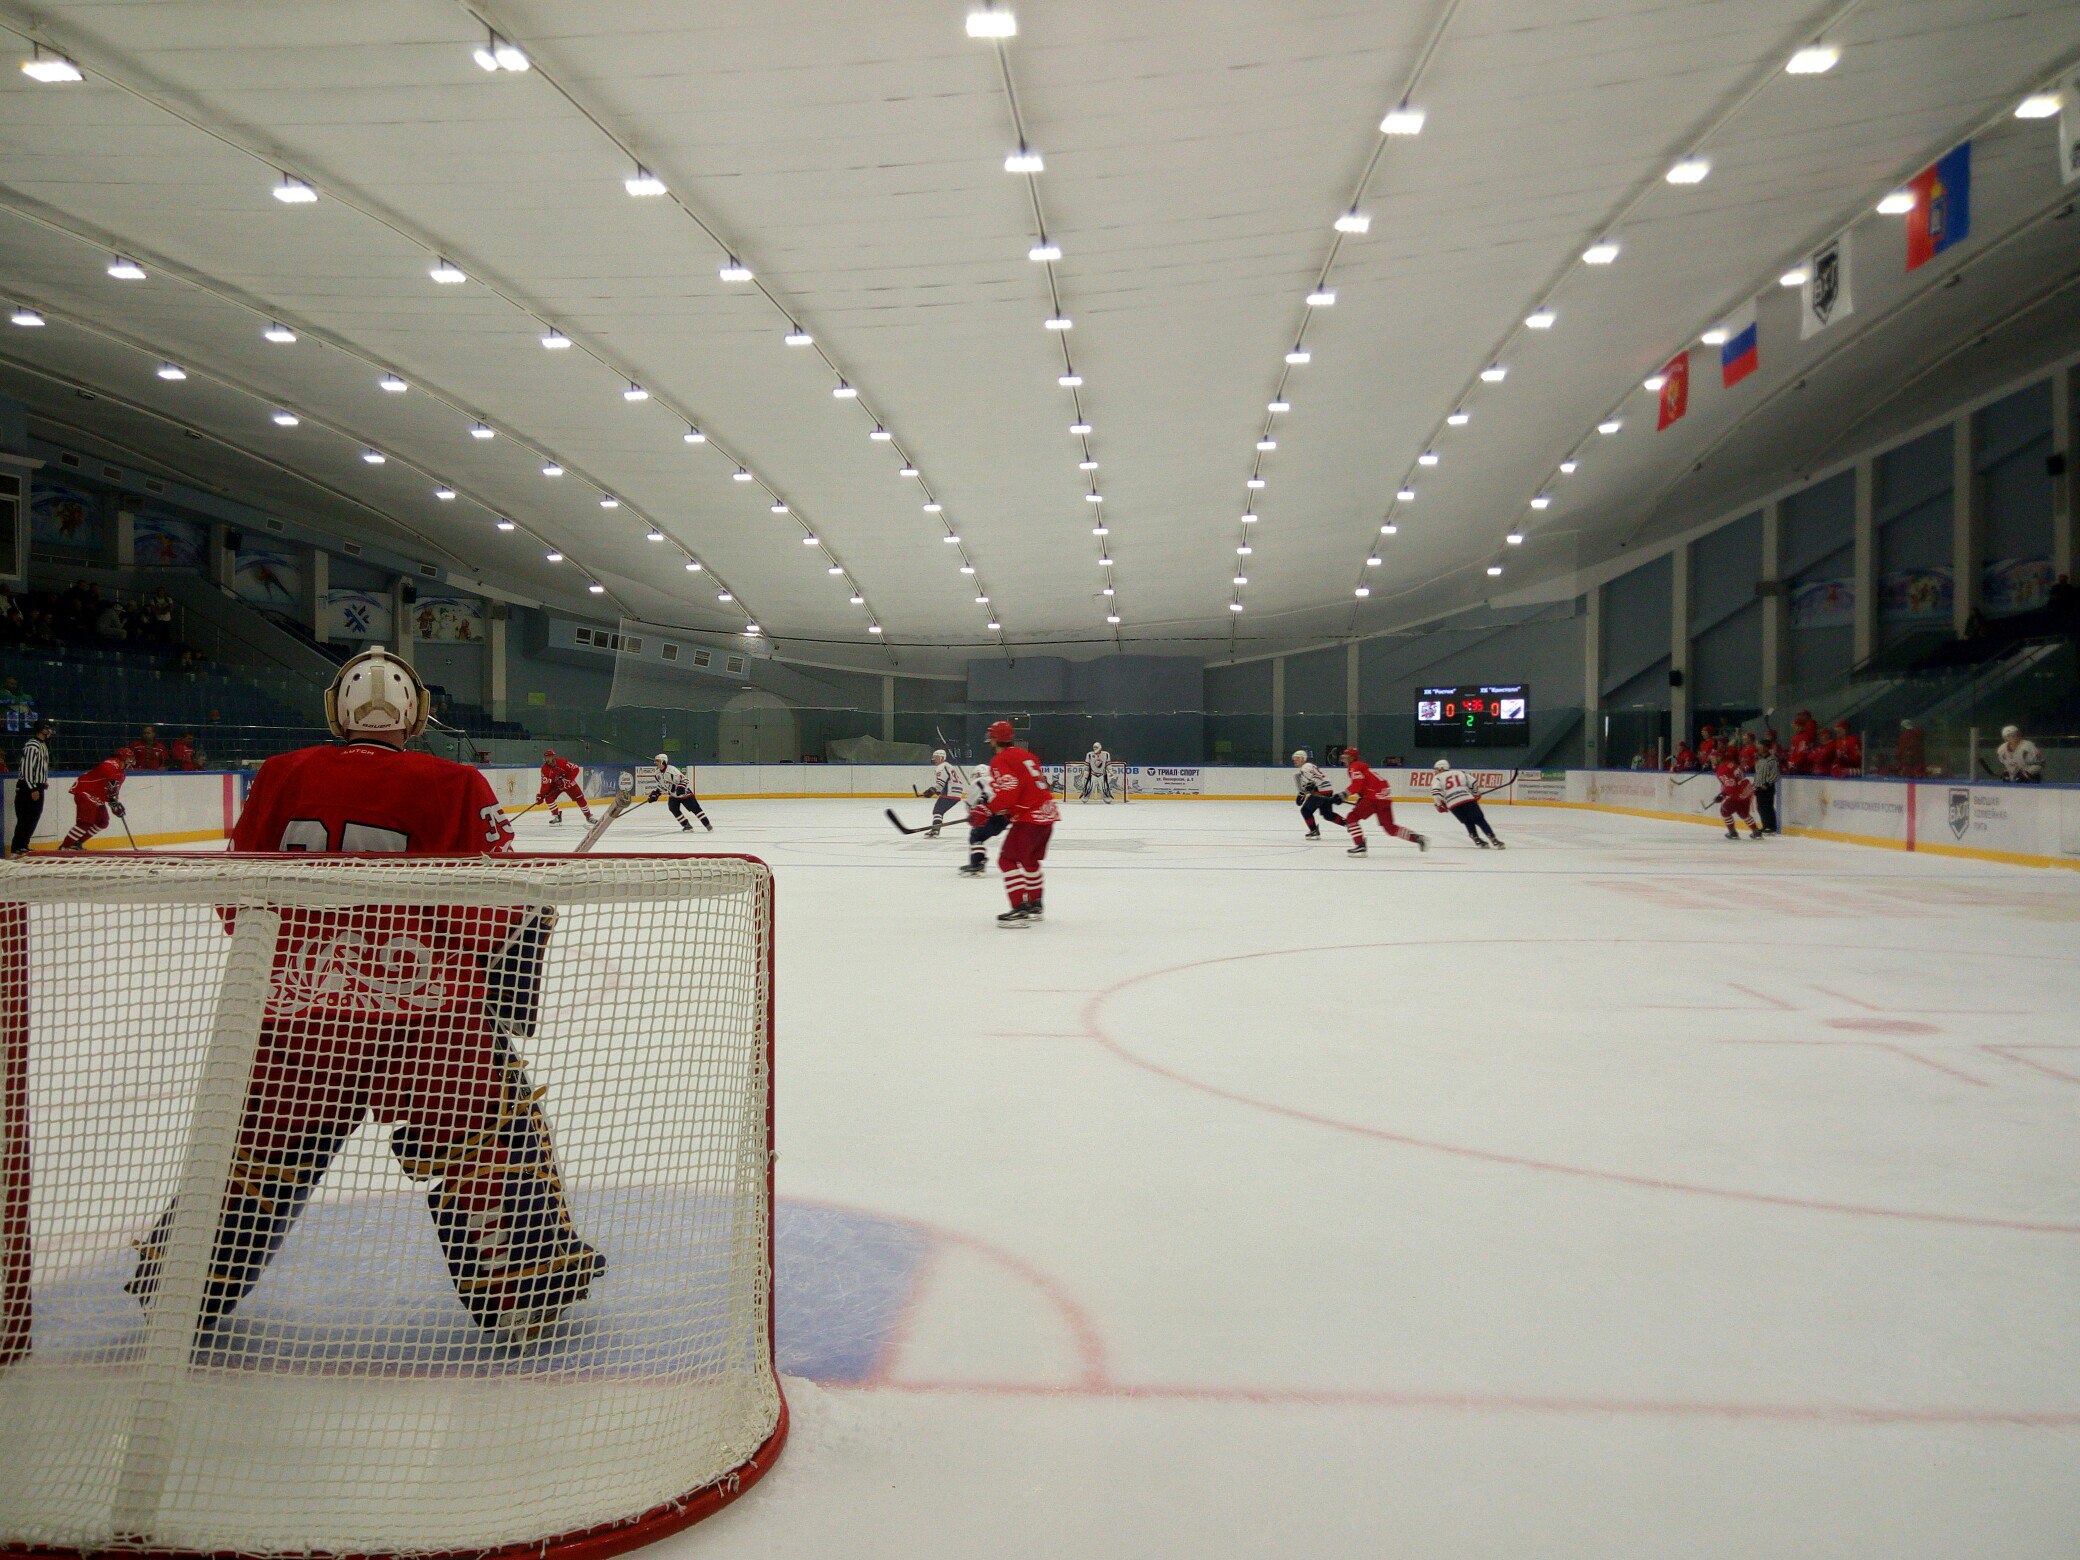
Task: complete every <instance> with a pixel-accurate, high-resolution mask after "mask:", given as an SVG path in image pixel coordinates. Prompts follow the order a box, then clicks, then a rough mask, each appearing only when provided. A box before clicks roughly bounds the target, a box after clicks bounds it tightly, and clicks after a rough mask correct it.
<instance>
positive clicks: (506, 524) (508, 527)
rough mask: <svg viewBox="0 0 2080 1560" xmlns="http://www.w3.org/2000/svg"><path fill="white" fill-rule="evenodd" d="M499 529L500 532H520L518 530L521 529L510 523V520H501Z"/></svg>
mask: <svg viewBox="0 0 2080 1560" xmlns="http://www.w3.org/2000/svg"><path fill="white" fill-rule="evenodd" d="M498 528H499V530H501V531H516V530H518V529H519V527H518V526H516V525H514V524H513V522H512V521H510V520H501V521H499V522H498Z"/></svg>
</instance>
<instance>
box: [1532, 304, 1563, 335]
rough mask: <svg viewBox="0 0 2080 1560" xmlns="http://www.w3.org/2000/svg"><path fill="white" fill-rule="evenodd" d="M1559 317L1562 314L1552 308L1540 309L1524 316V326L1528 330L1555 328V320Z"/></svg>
mask: <svg viewBox="0 0 2080 1560" xmlns="http://www.w3.org/2000/svg"><path fill="white" fill-rule="evenodd" d="M1558 318H1560V316H1559V315H1557V314H1555V313H1554V312H1553V311H1552V310H1551V309H1540V310H1539V311H1538V312H1537V313H1536V314H1527V315H1525V316H1524V326H1525V328H1526V329H1527V330H1551V329H1552V328H1553V321H1555V320H1557V319H1558Z"/></svg>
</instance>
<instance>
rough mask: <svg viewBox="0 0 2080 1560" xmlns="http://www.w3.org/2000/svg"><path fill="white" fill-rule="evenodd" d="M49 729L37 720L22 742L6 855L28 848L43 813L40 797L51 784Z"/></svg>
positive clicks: (18, 852) (47, 725)
mask: <svg viewBox="0 0 2080 1560" xmlns="http://www.w3.org/2000/svg"><path fill="white" fill-rule="evenodd" d="M52 729H53V727H52V724H51V722H49V721H47V720H40V721H38V722H37V723H36V730H35V731H34V732H33V733H31V734H30V737H29V740H28V741H27V742H24V743H23V744H22V772H21V773H20V774H18V775H16V776H15V781H14V839H13V841H12V842H11V843H10V844H9V845H8V847H7V853H8V855H10V856H19V855H21V854H22V853H23V852H24V851H26V850H27V849H28V848H29V841H30V840H31V839H33V838H34V837H35V834H36V824H37V821H38V820H39V819H41V818H42V817H43V798H44V795H45V793H46V792H48V791H49V790H50V784H51V749H50V740H51V731H52Z"/></svg>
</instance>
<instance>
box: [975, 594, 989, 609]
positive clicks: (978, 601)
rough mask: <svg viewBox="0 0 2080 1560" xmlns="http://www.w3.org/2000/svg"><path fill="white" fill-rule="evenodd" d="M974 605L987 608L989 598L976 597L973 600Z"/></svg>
mask: <svg viewBox="0 0 2080 1560" xmlns="http://www.w3.org/2000/svg"><path fill="white" fill-rule="evenodd" d="M975 605H976V606H978V607H986V606H988V605H989V597H987V596H977V597H976V598H975Z"/></svg>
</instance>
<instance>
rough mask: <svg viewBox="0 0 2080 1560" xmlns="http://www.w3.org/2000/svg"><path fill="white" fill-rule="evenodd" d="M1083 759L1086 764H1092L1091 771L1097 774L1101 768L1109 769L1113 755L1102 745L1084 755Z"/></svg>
mask: <svg viewBox="0 0 2080 1560" xmlns="http://www.w3.org/2000/svg"><path fill="white" fill-rule="evenodd" d="M1083 761H1084V762H1085V763H1086V764H1088V765H1090V766H1091V772H1092V773H1093V774H1096V773H1097V772H1098V771H1099V770H1101V769H1107V768H1110V767H1111V765H1112V755H1111V754H1110V753H1108V752H1106V751H1105V750H1104V749H1103V748H1101V747H1094V748H1092V749H1091V750H1090V751H1089V752H1088V753H1086V754H1084V755H1083Z"/></svg>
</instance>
